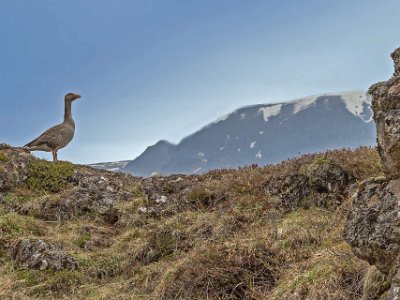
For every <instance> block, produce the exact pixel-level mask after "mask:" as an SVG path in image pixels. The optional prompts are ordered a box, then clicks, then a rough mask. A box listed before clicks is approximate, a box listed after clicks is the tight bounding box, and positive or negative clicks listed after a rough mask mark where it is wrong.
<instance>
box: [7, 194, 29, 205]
mask: <svg viewBox="0 0 400 300" xmlns="http://www.w3.org/2000/svg"><path fill="white" fill-rule="evenodd" d="M30 200H31V197H29V196H26V195H23V196H22V195H16V194H11V193H10V194H6V196H5V197H4V202H5V203H7V204H23V203H26V202H28V201H30Z"/></svg>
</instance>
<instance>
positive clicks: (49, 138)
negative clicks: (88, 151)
mask: <svg viewBox="0 0 400 300" xmlns="http://www.w3.org/2000/svg"><path fill="white" fill-rule="evenodd" d="M80 97H81V96H80V95H78V94H74V93H68V94H66V95H65V114H64V122H62V123H61V124H58V125H56V126H54V127H51V128H50V129H48V130H46V131H45V132H44V133H43V134H42V135H41V136H39V137H38V138H36V139H34V140H33V141H32V142H30V143H28V144H26V145H25V146H24V147H25V148H27V149H28V150H29V151H46V152H52V153H53V161H57V160H58V155H57V151H58V150H60V149H61V148H64V147H65V146H66V145H68V143H69V142H70V141H71V140H72V138H73V137H74V133H75V122H74V119H73V118H72V112H71V104H72V102H73V101H74V100H76V99H79V98H80Z"/></svg>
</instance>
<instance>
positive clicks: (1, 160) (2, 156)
mask: <svg viewBox="0 0 400 300" xmlns="http://www.w3.org/2000/svg"><path fill="white" fill-rule="evenodd" d="M9 160H10V159H9V158H8V157H7V156H6V155H5V153H4V152H3V151H0V163H6V162H8V161H9Z"/></svg>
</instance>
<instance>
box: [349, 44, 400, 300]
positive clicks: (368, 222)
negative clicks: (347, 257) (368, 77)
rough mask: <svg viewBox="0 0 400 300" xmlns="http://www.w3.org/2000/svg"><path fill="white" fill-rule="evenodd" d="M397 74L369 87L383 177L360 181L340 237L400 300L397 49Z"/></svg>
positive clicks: (398, 60)
mask: <svg viewBox="0 0 400 300" xmlns="http://www.w3.org/2000/svg"><path fill="white" fill-rule="evenodd" d="M392 58H393V61H394V67H395V72H394V74H393V77H392V78H391V79H389V80H388V81H384V82H379V83H376V84H374V85H372V86H371V87H370V89H369V94H370V95H371V96H372V98H373V99H372V109H373V112H374V115H373V118H374V120H375V122H376V130H377V142H378V150H379V155H380V158H381V163H382V169H383V172H384V174H385V177H384V178H376V179H374V178H371V179H368V180H366V181H364V182H361V183H360V185H359V189H358V191H357V193H356V194H355V195H354V197H353V206H352V209H351V211H350V213H349V215H348V220H347V223H346V226H345V230H344V239H345V240H346V241H347V242H348V243H349V244H350V245H351V246H352V249H353V252H354V254H355V255H357V256H358V257H359V258H361V259H363V260H366V261H368V262H369V263H370V264H371V265H375V266H376V268H377V269H378V270H380V271H381V272H382V273H383V274H385V275H387V276H388V279H389V281H390V282H391V286H390V289H389V291H388V293H387V295H386V299H387V300H395V299H396V300H398V299H400V48H399V49H397V50H395V51H394V52H393V53H392Z"/></svg>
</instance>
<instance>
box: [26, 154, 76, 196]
mask: <svg viewBox="0 0 400 300" xmlns="http://www.w3.org/2000/svg"><path fill="white" fill-rule="evenodd" d="M73 174H74V168H73V165H72V164H71V163H68V162H55V163H51V162H48V161H43V160H42V161H37V162H33V163H31V164H30V165H29V175H28V181H27V182H28V186H29V188H30V189H31V190H33V191H35V192H39V193H43V192H51V193H58V192H60V191H62V190H63V189H65V188H66V187H68V185H69V183H70V181H71V178H72V175H73Z"/></svg>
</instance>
